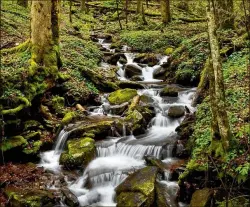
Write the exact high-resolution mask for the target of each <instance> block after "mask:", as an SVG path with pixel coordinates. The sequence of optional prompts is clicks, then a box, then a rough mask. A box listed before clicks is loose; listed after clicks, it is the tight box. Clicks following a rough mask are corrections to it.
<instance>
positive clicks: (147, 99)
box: [140, 95, 154, 104]
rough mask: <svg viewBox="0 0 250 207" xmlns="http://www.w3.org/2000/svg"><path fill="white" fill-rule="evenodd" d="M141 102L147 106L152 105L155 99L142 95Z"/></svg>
mask: <svg viewBox="0 0 250 207" xmlns="http://www.w3.org/2000/svg"><path fill="white" fill-rule="evenodd" d="M140 101H141V102H143V103H145V104H152V103H154V99H153V98H152V97H150V96H147V95H141V96H140Z"/></svg>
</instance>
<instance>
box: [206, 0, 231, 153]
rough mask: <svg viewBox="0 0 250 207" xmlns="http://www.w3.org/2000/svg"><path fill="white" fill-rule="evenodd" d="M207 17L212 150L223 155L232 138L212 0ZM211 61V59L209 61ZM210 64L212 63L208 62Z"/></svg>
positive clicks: (209, 0)
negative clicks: (209, 52)
mask: <svg viewBox="0 0 250 207" xmlns="http://www.w3.org/2000/svg"><path fill="white" fill-rule="evenodd" d="M208 3H209V5H208V8H207V18H208V35H209V43H210V51H211V54H210V56H211V61H212V63H211V66H210V67H211V68H212V70H211V73H210V95H211V97H210V99H211V100H210V101H211V110H212V115H213V121H212V128H213V130H212V131H213V133H212V151H216V154H217V155H218V156H219V155H220V156H222V155H223V154H224V153H225V152H226V151H227V149H228V147H229V142H230V139H231V132H230V126H229V121H228V116H227V112H226V104H225V90H224V81H223V73H222V64H221V58H220V48H219V43H218V38H217V34H216V30H217V28H218V27H217V25H216V20H215V15H214V14H215V13H214V11H215V9H214V3H213V1H212V0H208ZM209 62H210V61H209ZM208 64H210V63H208Z"/></svg>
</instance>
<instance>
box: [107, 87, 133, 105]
mask: <svg viewBox="0 0 250 207" xmlns="http://www.w3.org/2000/svg"><path fill="white" fill-rule="evenodd" d="M136 95H137V91H136V90H135V89H130V88H126V89H120V90H117V91H114V92H112V93H110V94H109V97H108V101H109V102H110V104H112V105H119V104H122V103H125V102H130V101H131V100H132V99H133V98H134V97H135V96H136Z"/></svg>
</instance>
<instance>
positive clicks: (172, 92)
mask: <svg viewBox="0 0 250 207" xmlns="http://www.w3.org/2000/svg"><path fill="white" fill-rule="evenodd" d="M178 91H179V90H178V89H177V88H175V87H169V86H166V87H165V88H163V89H162V90H161V91H160V96H170V97H177V96H178Z"/></svg>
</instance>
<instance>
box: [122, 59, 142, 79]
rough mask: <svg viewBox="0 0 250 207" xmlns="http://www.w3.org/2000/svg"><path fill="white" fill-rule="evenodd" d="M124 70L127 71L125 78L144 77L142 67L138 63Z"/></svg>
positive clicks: (127, 65) (128, 65)
mask: <svg viewBox="0 0 250 207" xmlns="http://www.w3.org/2000/svg"><path fill="white" fill-rule="evenodd" d="M124 70H125V76H126V77H127V78H131V77H133V76H135V75H142V67H140V66H139V65H137V64H136V63H129V64H126V66H125V69H124Z"/></svg>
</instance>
